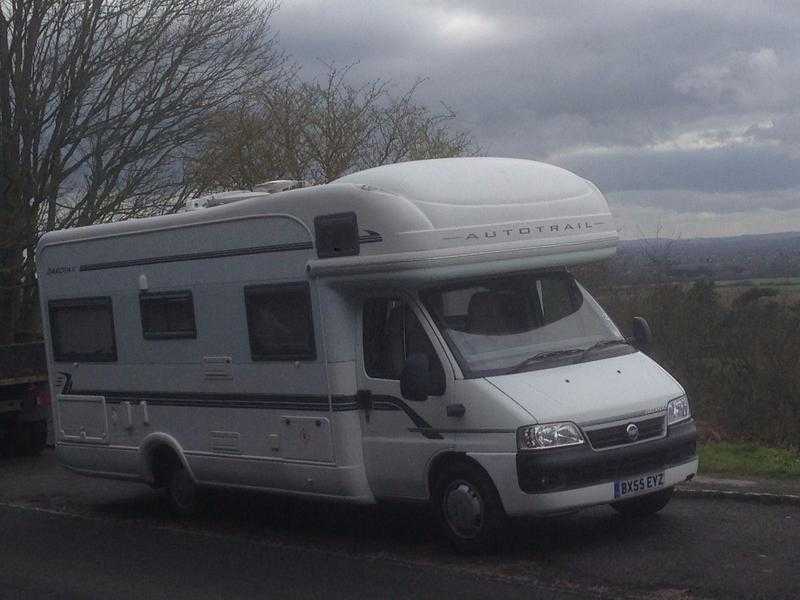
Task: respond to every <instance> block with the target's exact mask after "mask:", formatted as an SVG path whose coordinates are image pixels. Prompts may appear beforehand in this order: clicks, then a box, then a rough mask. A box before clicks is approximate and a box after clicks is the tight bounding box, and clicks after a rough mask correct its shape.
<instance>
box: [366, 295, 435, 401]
mask: <svg viewBox="0 0 800 600" xmlns="http://www.w3.org/2000/svg"><path fill="white" fill-rule="evenodd" d="M363 347H364V370H365V371H366V372H367V375H369V376H370V377H374V378H376V379H398V380H399V379H400V372H401V371H402V370H403V364H404V363H405V360H406V358H408V357H409V356H410V355H412V354H425V355H426V356H427V357H428V361H429V364H430V372H431V380H432V381H433V384H434V385H433V387H434V392H433V394H434V395H440V394H442V393H444V371H443V370H442V365H441V363H440V362H439V357H438V356H437V355H436V351H435V350H434V348H433V344H432V343H431V340H430V338H429V337H428V334H427V333H426V332H425V330H424V329H423V327H422V324H421V323H420V322H419V319H417V316H416V315H415V314H414V311H413V310H412V309H411V307H410V306H408V305H407V304H405V303H404V302H403V301H402V300H400V299H397V298H371V299H369V300H367V301H365V302H364V317H363Z"/></svg>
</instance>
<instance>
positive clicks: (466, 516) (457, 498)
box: [444, 481, 483, 538]
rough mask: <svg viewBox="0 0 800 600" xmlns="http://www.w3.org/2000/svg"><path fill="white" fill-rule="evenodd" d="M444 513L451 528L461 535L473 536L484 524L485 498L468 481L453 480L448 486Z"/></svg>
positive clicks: (465, 536)
mask: <svg viewBox="0 0 800 600" xmlns="http://www.w3.org/2000/svg"><path fill="white" fill-rule="evenodd" d="M444 513H445V518H446V519H447V523H448V525H450V528H451V529H452V530H453V532H455V533H456V534H457V535H459V536H461V537H464V538H473V537H475V536H476V535H477V534H478V532H479V531H480V529H481V527H482V526H483V500H482V499H481V497H480V494H479V493H478V490H476V489H475V488H474V487H473V486H472V485H471V484H470V483H468V482H466V481H456V482H453V483H452V484H451V485H450V487H449V488H447V492H446V493H445V498H444Z"/></svg>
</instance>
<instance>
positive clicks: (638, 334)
mask: <svg viewBox="0 0 800 600" xmlns="http://www.w3.org/2000/svg"><path fill="white" fill-rule="evenodd" d="M633 343H634V344H635V346H636V347H637V348H638V349H639V350H641V351H642V352H647V351H649V350H650V346H651V345H652V344H653V333H652V331H650V324H649V323H648V322H647V320H646V319H645V318H644V317H633Z"/></svg>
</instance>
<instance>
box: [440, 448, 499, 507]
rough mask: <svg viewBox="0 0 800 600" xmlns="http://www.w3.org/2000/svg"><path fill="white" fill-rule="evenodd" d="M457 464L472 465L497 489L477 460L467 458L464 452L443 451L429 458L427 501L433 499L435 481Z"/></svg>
mask: <svg viewBox="0 0 800 600" xmlns="http://www.w3.org/2000/svg"><path fill="white" fill-rule="evenodd" d="M459 463H463V464H469V465H473V466H475V467H476V468H478V469H480V470H481V471H483V472H484V473H485V474H486V476H487V477H488V478H489V480H490V481H491V482H492V484H493V485H494V486H495V489H497V484H496V483H494V480H493V479H492V476H491V475H490V474H489V472H488V471H487V470H486V469H484V468H483V465H481V464H480V463H479V462H478V461H477V460H475V459H474V458H472V457H471V456H469V455H468V454H467V453H466V452H459V451H456V450H445V451H443V452H440V453H439V454H436V455H435V456H434V457H433V458H431V460H430V462H429V464H428V479H427V483H428V499H431V498H433V489H434V487H435V485H436V480H437V479H438V477H439V475H440V474H441V473H442V472H444V471H445V470H446V469H447V468H448V467H450V466H451V465H455V464H459Z"/></svg>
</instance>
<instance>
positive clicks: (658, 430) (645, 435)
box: [586, 416, 664, 450]
mask: <svg viewBox="0 0 800 600" xmlns="http://www.w3.org/2000/svg"><path fill="white" fill-rule="evenodd" d="M628 425H629V423H624V424H623V425H614V426H613V427H605V428H603V429H595V430H593V431H587V432H586V436H587V437H588V438H589V442H590V443H591V444H592V447H593V448H595V449H598V450H599V449H601V448H610V447H612V446H622V445H624V444H631V443H633V442H632V441H631V439H630V438H629V437H628V432H627V427H628ZM636 426H637V427H638V428H639V437H638V438H636V440H634V441H637V442H640V441H643V440H649V439H652V438H657V437H660V436H662V435H663V434H664V417H663V416H661V417H654V418H652V419H645V420H644V421H637V422H636Z"/></svg>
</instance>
